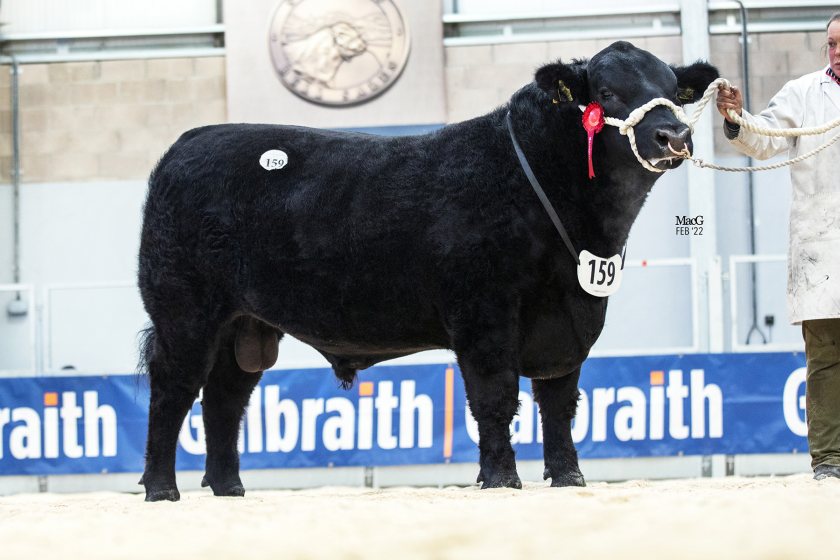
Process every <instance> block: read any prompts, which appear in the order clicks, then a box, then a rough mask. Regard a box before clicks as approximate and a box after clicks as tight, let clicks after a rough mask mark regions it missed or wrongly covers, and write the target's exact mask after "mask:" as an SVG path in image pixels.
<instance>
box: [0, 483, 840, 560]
mask: <svg viewBox="0 0 840 560" xmlns="http://www.w3.org/2000/svg"><path fill="white" fill-rule="evenodd" d="M838 526H840V480H838V479H830V480H824V481H820V482H815V481H813V480H811V478H810V476H807V475H797V476H792V477H782V478H727V479H698V480H680V481H665V482H639V481H637V482H626V483H622V484H606V483H594V484H592V485H591V486H589V487H588V488H573V489H551V488H546V487H545V486H543V485H541V484H526V486H525V488H524V489H523V490H522V491H513V490H486V491H479V490H478V489H477V488H444V489H427V488H423V489H416V488H396V489H388V490H370V489H359V488H321V489H317V490H305V491H270V492H269V491H265V492H257V491H254V492H249V493H248V495H247V496H246V497H245V498H244V499H235V498H214V497H213V496H211V495H209V494H208V493H205V492H194V493H185V494H184V495H183V496H182V498H181V502H179V503H174V504H173V503H155V504H146V503H144V502H143V498H142V496H140V495H131V494H113V493H92V494H77V495H66V494H64V495H56V494H38V495H17V496H9V497H3V498H0V558H3V559H4V560H10V559H13V558H15V559H16V558H26V559H28V560H33V559H36V558H62V559H63V558H84V559H85V560H90V559H96V558H103V559H108V560H113V559H116V558H144V559H148V558H155V559H160V558H178V559H186V558H201V559H202V560H209V559H217V558H218V559H230V558H283V559H286V558H330V559H335V558H359V559H370V558H385V559H389V560H396V559H403V558H453V559H455V558H457V559H465V558H478V557H481V558H488V559H489V558H504V559H512V558H529V559H533V560H536V559H543V558H558V559H559V558H562V559H575V558H586V559H591V558H610V559H616V558H618V559H621V558H645V559H650V558H668V559H675V560H676V559H680V560H684V559H691V558H698V559H703V560H708V559H710V558H716V559H721V558H738V559H750V558H772V559H782V558H829V557H832V556H833V555H835V554H836V553H837V550H839V549H840V529H838Z"/></svg>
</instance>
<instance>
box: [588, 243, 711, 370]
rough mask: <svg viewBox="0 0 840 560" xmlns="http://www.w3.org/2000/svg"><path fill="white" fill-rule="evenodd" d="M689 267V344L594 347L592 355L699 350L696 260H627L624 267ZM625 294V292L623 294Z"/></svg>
mask: <svg viewBox="0 0 840 560" xmlns="http://www.w3.org/2000/svg"><path fill="white" fill-rule="evenodd" d="M683 266H687V267H689V270H690V273H691V346H661V347H644V348H633V349H606V348H605V349H603V350H601V349H597V344H596V349H595V350H593V351H592V352H591V353H590V354H589V355H590V356H592V357H608V356H644V355H650V354H694V353H698V352H700V299H699V296H700V293H699V286H698V278H697V261H696V259H694V258H691V257H685V258H670V259H643V260H632V261H631V260H628V261H626V262H625V263H624V267H625V268H641V269H645V268H659V267H683ZM623 295H625V296H626V295H627V294H623Z"/></svg>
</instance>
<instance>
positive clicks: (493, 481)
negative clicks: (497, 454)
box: [479, 471, 522, 490]
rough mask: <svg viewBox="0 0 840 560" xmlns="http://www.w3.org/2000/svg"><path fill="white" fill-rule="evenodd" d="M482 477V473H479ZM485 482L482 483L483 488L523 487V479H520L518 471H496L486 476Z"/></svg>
mask: <svg viewBox="0 0 840 560" xmlns="http://www.w3.org/2000/svg"><path fill="white" fill-rule="evenodd" d="M479 476H480V477H481V476H482V475H479ZM483 482H484V484H482V485H481V489H482V490H486V489H487V488H516V489H517V490H521V489H522V481H521V480H519V475H518V474H516V472H515V471H514V472H512V473H510V472H507V473H506V472H502V473H496V474H493V475H491V476H489V477H485V478H484V481H483Z"/></svg>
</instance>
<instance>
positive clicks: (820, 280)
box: [717, 12, 840, 480]
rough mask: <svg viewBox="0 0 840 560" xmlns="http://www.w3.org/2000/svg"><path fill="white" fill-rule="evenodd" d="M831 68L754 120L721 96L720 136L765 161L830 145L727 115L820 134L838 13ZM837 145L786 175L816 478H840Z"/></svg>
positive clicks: (839, 38) (795, 314)
mask: <svg viewBox="0 0 840 560" xmlns="http://www.w3.org/2000/svg"><path fill="white" fill-rule="evenodd" d="M826 33H827V47H828V66H827V67H826V68H823V69H822V70H819V71H817V72H812V73H810V74H805V75H804V76H802V77H800V78H798V79H795V80H792V81H790V82H788V83H787V84H785V86H784V87H783V88H782V89H781V91H779V92H778V93H777V94H776V95H775V96H774V97H773V99H771V100H770V105H769V106H768V107H767V108H766V109H765V110H764V111H762V112H761V114H759V115H751V114H750V113H748V112H747V111H745V110H744V109H743V98H742V96H741V91H740V90H739V89H737V88H735V87H732V88H731V89H725V90H724V89H722V90H720V91H719V92H718V96H717V107H718V111H720V113H721V114H722V115H723V116H724V117H725V121H724V133H725V134H726V137H727V138H728V139H729V141H730V143H731V144H732V145H733V146H735V148H736V149H738V150H739V151H741V152H743V153H745V154H747V155H750V156H752V157H754V158H756V159H767V158H769V157H772V156H774V155H776V154H779V153H781V152H784V151H786V150H787V152H788V155H789V157H791V158H793V157H796V156H798V155H799V154H804V153H806V152H808V151H810V150H812V149H814V148H816V147H817V146H819V145H821V144H822V143H823V142H825V141H826V140H828V139H829V138H831V135H832V134H837V133H838V132H840V130H838V129H834V130H833V131H829V132H828V133H826V134H823V135H816V136H802V137H798V138H797V137H792V138H780V137H769V136H760V135H758V134H754V133H751V132H749V131H747V130H742V129H741V128H740V127H739V126H738V125H737V124H735V123H734V122H732V121H731V120H730V118H729V116H728V114H727V110H728V109H733V110H734V111H735V112H736V113H737V114H738V115H740V116H741V117H743V118H744V119H745V120H746V121H748V122H750V123H753V124H756V125H758V126H762V127H764V128H795V127H796V128H798V127H812V126H819V125H822V124H824V123H827V122H830V121H833V120H836V119H837V118H840V78H838V76H840V48H838V43H840V12H838V13H836V14H834V15H833V16H832V17H831V19H829V21H828V25H827V26H826ZM838 164H840V143H837V144H834V145H833V146H831V147H830V148H828V149H826V150H823V151H822V152H820V153H819V154H817V155H816V156H814V157H811V158H808V159H806V160H804V161H802V162H800V163H797V164H794V165H792V166H791V168H790V176H791V182H792V183H793V202H792V205H791V211H790V247H789V251H788V288H787V292H788V295H787V306H788V314H789V316H790V320H791V322H792V323H793V324H801V325H802V336H803V338H804V339H805V356H806V358H807V363H808V370H807V374H806V383H805V387H806V397H805V402H806V406H805V408H806V415H807V417H808V447H809V449H810V451H811V466H812V467H813V468H814V478H815V479H817V480H821V479H823V478H826V477H829V476H831V477H837V478H840V179H838V178H837V171H838Z"/></svg>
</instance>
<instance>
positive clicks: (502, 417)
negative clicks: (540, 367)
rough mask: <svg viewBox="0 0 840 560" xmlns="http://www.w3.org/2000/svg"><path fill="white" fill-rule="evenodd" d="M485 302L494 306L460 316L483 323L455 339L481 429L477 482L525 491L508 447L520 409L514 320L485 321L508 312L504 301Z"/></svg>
mask: <svg viewBox="0 0 840 560" xmlns="http://www.w3.org/2000/svg"><path fill="white" fill-rule="evenodd" d="M485 301H487V302H494V303H495V304H496V305H491V304H489V303H487V304H485V303H484V302H481V303H479V304H477V306H476V308H474V309H471V310H470V311H472V312H473V313H470V314H468V315H467V314H465V315H462V317H464V316H469V317H471V318H475V317H482V318H484V319H485V320H484V321H482V320H477V321H474V322H470V324H468V325H464V324H462V325H459V327H460V328H457V327H456V328H457V330H456V332H455V337H454V338H455V340H454V342H455V345H454V346H455V353H456V354H457V355H458V363H459V365H460V366H461V373H462V375H463V377H464V386H465V388H466V391H467V401H468V402H469V406H470V411H471V412H472V415H473V418H475V420H476V422H477V423H478V435H479V441H478V449H479V457H480V459H479V460H480V466H481V471H480V472H479V475H478V482H481V483H482V486H481V487H482V488H505V487H506V488H522V482H521V481H520V480H519V475H518V474H517V473H516V460H515V456H514V452H513V447H512V446H511V444H510V423H511V422H512V421H513V417H514V415H515V414H516V411H517V410H518V408H519V374H518V373H517V370H516V364H517V360H516V357H515V356H516V354H515V347H516V346H515V343H514V342H513V341H514V340H515V336H514V333H513V332H512V331H513V325H512V323H513V322H514V321H512V320H511V317H512V316H513V315H512V314H511V313H503V318H500V319H499V320H498V321H492V322H491V321H487V319H488V317H490V316H493V315H496V314H498V313H500V312H504V309H503V308H502V306H501V305H498V302H499V301H500V299H488V300H485ZM496 316H498V315H496Z"/></svg>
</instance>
